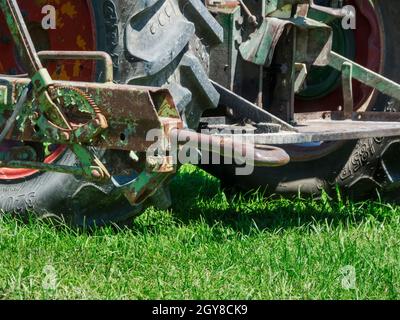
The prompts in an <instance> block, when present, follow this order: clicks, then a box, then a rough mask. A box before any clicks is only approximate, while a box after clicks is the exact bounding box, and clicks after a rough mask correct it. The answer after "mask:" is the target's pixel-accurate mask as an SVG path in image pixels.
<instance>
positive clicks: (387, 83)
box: [329, 52, 400, 101]
mask: <svg viewBox="0 0 400 320" xmlns="http://www.w3.org/2000/svg"><path fill="white" fill-rule="evenodd" d="M345 63H347V64H351V65H352V68H353V73H352V77H353V79H355V80H358V81H360V82H361V83H363V84H365V85H367V86H369V87H371V88H374V89H376V90H378V91H380V92H381V93H383V94H386V95H388V96H389V97H392V98H395V99H397V100H399V101H400V84H398V83H396V82H394V81H392V80H390V79H388V78H385V77H384V76H382V75H380V74H379V73H376V72H373V71H371V70H369V69H367V68H365V67H363V66H361V65H359V64H357V63H355V62H353V61H351V60H349V59H347V58H345V57H343V56H341V55H339V54H337V53H335V52H331V53H330V54H329V65H330V66H331V67H333V68H335V69H336V70H339V71H342V67H343V65H344V64H345Z"/></svg>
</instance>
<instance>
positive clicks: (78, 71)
mask: <svg viewBox="0 0 400 320" xmlns="http://www.w3.org/2000/svg"><path fill="white" fill-rule="evenodd" d="M80 74H81V61H80V60H76V61H75V63H74V67H73V71H72V76H73V77H79V76H80Z"/></svg>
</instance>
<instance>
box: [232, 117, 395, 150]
mask: <svg viewBox="0 0 400 320" xmlns="http://www.w3.org/2000/svg"><path fill="white" fill-rule="evenodd" d="M296 129H297V131H298V132H288V131H280V132H279V133H270V134H245V135H244V137H243V138H246V137H247V138H248V139H250V140H251V141H254V143H255V144H257V145H258V144H261V145H286V144H289V145H290V144H303V143H313V142H321V141H344V140H358V139H365V138H374V137H394V136H400V122H368V121H351V120H345V121H334V120H325V121H323V120H309V121H305V122H302V123H299V125H298V126H296ZM227 136H230V135H227Z"/></svg>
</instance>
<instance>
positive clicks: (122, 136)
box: [119, 133, 126, 141]
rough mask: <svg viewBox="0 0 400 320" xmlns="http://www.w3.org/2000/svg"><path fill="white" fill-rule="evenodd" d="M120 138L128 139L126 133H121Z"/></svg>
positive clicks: (122, 139)
mask: <svg viewBox="0 0 400 320" xmlns="http://www.w3.org/2000/svg"><path fill="white" fill-rule="evenodd" d="M119 138H120V139H121V141H126V135H125V133H121V134H120V135H119Z"/></svg>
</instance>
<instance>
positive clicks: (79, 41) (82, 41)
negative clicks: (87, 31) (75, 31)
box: [76, 35, 86, 50]
mask: <svg viewBox="0 0 400 320" xmlns="http://www.w3.org/2000/svg"><path fill="white" fill-rule="evenodd" d="M76 45H77V46H78V48H80V49H82V50H86V41H85V39H83V38H82V36H81V35H78V36H77V37H76Z"/></svg>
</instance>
